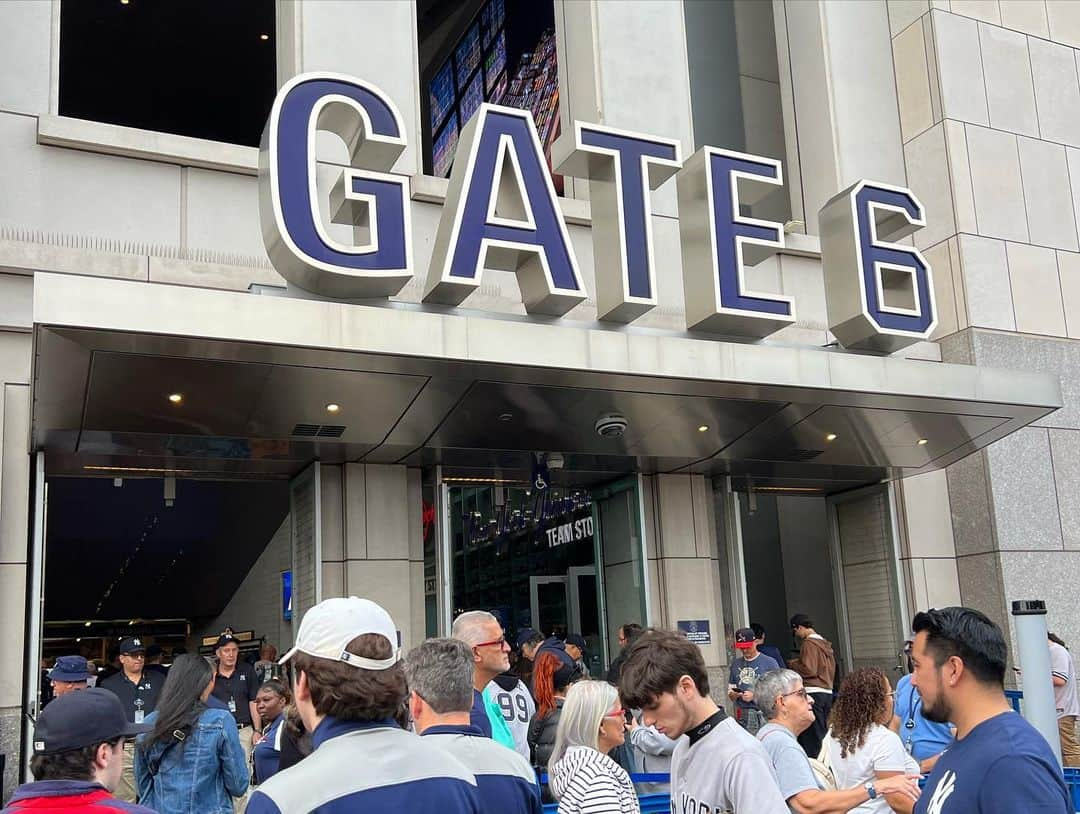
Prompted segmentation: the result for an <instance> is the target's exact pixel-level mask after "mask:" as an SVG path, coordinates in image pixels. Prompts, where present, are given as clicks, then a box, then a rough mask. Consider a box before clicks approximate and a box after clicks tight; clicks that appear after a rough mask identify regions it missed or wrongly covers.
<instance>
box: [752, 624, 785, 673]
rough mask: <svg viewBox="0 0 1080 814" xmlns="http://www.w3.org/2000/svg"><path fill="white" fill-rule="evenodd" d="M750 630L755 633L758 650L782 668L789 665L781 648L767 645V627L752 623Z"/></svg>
mask: <svg viewBox="0 0 1080 814" xmlns="http://www.w3.org/2000/svg"><path fill="white" fill-rule="evenodd" d="M750 629H751V630H752V631H754V641H756V642H757V649H758V650H760V651H761V652H762V653H764V654H765V655H766V656H768V657H769V658H771V659H772V660H773V661H775V662H776V663H777V664H778V665H780V666H781V667H782V666H783V665H785V664H787V661H786V660H785V659H784V656H783V654H782V653H781V652H780V648H779V647H777V646H776V645H774V644H765V627H764V626H763V625H759V624H758V623H757V622H751V623H750Z"/></svg>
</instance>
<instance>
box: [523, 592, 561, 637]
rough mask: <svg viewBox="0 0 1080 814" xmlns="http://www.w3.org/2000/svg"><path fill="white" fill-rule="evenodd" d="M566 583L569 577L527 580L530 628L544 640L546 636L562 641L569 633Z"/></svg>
mask: <svg viewBox="0 0 1080 814" xmlns="http://www.w3.org/2000/svg"><path fill="white" fill-rule="evenodd" d="M568 581H569V577H530V578H529V593H530V598H531V603H530V605H531V608H532V627H533V630H537V631H539V632H540V635H541V636H543V637H544V638H545V639H546V638H547V637H548V636H557V637H558V638H560V639H563V638H565V637H566V634H567V633H569V632H570V630H568V626H569V625H570V598H569V596H568V590H567V589H568Z"/></svg>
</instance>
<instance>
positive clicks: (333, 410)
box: [326, 402, 341, 415]
mask: <svg viewBox="0 0 1080 814" xmlns="http://www.w3.org/2000/svg"><path fill="white" fill-rule="evenodd" d="M326 412H328V413H330V414H331V415H337V414H338V413H340V412H341V405H340V404H334V402H330V403H329V404H327V405H326Z"/></svg>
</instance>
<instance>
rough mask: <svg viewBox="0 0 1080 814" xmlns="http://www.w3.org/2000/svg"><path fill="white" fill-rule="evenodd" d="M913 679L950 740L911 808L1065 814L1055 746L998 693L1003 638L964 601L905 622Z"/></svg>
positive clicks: (942, 812) (1068, 806) (1068, 807)
mask: <svg viewBox="0 0 1080 814" xmlns="http://www.w3.org/2000/svg"><path fill="white" fill-rule="evenodd" d="M911 626H912V629H913V630H914V631H915V644H914V647H913V649H912V658H913V661H914V664H915V672H914V673H912V684H913V685H914V687H915V688H916V689H917V690H918V691H919V694H920V695H921V696H922V700H923V715H924V716H926V717H927V718H928V719H929V720H931V721H936V722H938V723H945V722H952V724H953V725H954V726H955V727H956V743H954V744H953V745H952V746H950V747H949V748H948V749H946V750H945V752H944V754H942V756H941V757H940V758H939V759H938V762H937V764H936V765H935V766H934V770H933V772H932V773H931V774H930V777H929V779H928V780H927V781H926V788H925V789H924V790H923V795H922V797H921V798H920V799H919V802H918V803H917V804H916V806H915V814H990V813H991V812H995V813H996V812H1013V811H1023V812H1025V814H1071V812H1072V810H1073V808H1072V803H1071V802H1070V800H1069V792H1068V790H1067V788H1066V787H1065V782H1064V780H1063V778H1062V775H1061V768H1060V767H1059V766H1058V764H1057V759H1056V758H1055V757H1054V753H1053V752H1052V751H1051V750H1050V746H1049V744H1047V742H1046V740H1045V739H1044V738H1043V737H1042V735H1040V734H1039V732H1038V731H1037V730H1036V729H1035V728H1034V727H1033V726H1032V725H1031V724H1029V723H1028V722H1027V721H1025V720H1024V719H1023V718H1021V717H1020V716H1019V715H1017V714H1016V713H1015V712H1013V710H1012V707H1011V706H1010V705H1009V702H1008V701H1007V700H1006V698H1005V692H1004V683H1005V662H1006V647H1005V637H1004V636H1003V635H1002V633H1001V629H1000V628H999V627H998V626H997V625H995V624H994V623H993V622H991V621H990V620H989V619H988V618H987V617H986V616H984V615H983V614H981V613H979V612H978V611H976V610H972V609H971V608H959V607H953V608H943V609H941V610H929V611H926V612H925V613H920V614H918V615H917V616H916V617H915V621H914V622H912V625H911Z"/></svg>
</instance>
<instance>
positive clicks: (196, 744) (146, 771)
mask: <svg viewBox="0 0 1080 814" xmlns="http://www.w3.org/2000/svg"><path fill="white" fill-rule="evenodd" d="M213 689H214V668H213V667H212V666H211V663H210V662H209V661H207V660H206V659H204V658H203V657H202V656H197V655H183V656H179V657H178V658H177V659H176V661H174V662H173V665H172V667H170V668H169V677H168V678H167V679H166V680H165V687H164V688H163V689H162V691H161V698H160V699H158V704H157V709H155V710H154V712H152V713H151V714H150V715H149V716H147V718H146V723H148V724H153V725H154V729H153V731H151V732H149V733H147V734H146V735H140V736H139V743H138V747H137V748H136V751H135V778H136V781H137V782H138V787H139V800H140V801H141V802H142V804H143V805H145V806H147V807H148V808H151V809H153V810H154V811H156V812H158V814H232V811H233V798H234V797H243V796H244V794H245V793H246V792H247V790H248V781H249V779H250V775H249V772H248V765H247V758H246V756H245V755H244V749H243V747H242V746H241V745H240V735H239V732H238V730H237V728H236V721H235V720H233V716H232V714H231V713H230V712H229V711H228V710H227V709H218V708H211V707H208V706H207V702H206V699H207V698H209V697H210V693H211V691H212V690H213Z"/></svg>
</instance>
